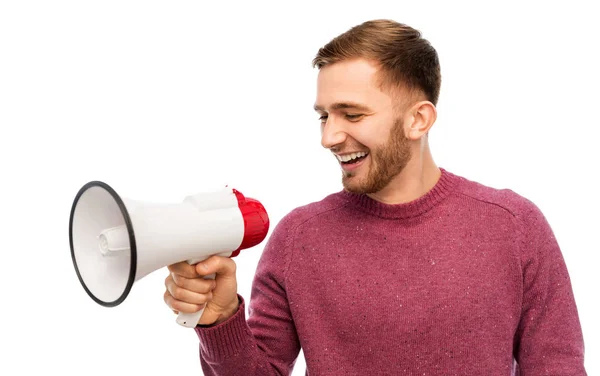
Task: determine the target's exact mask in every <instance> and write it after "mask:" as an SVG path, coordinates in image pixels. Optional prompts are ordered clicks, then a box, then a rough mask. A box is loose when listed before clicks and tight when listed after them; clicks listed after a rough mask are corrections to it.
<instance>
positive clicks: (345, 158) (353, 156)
mask: <svg viewBox="0 0 600 376" xmlns="http://www.w3.org/2000/svg"><path fill="white" fill-rule="evenodd" d="M367 154H368V153H366V152H364V151H361V152H358V153H350V154H346V155H337V154H336V157H337V159H338V161H340V162H349V161H351V160H353V159H356V158H360V157H364V156H366V155H367Z"/></svg>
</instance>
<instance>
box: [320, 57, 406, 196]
mask: <svg viewBox="0 0 600 376" xmlns="http://www.w3.org/2000/svg"><path fill="white" fill-rule="evenodd" d="M376 73H377V68H376V67H375V66H374V65H372V64H370V63H369V62H367V61H364V60H352V61H342V62H339V63H335V64H332V65H329V66H326V67H323V68H321V70H320V72H319V77H318V79H317V99H316V103H315V110H316V111H317V113H318V114H319V116H320V121H321V135H322V137H321V144H322V145H323V147H325V148H327V149H329V150H331V151H332V153H333V154H334V155H335V157H336V159H337V160H338V163H339V164H340V166H341V169H342V183H343V186H344V188H345V189H346V190H348V191H350V192H355V193H376V192H379V191H380V190H382V189H383V188H385V187H386V186H387V185H388V184H389V183H390V182H391V181H392V180H393V179H394V177H396V176H397V175H398V174H399V173H400V172H401V171H402V170H403V169H404V167H405V166H406V165H407V163H408V162H409V160H410V159H411V149H410V143H409V140H408V139H407V138H406V136H405V134H404V126H403V121H402V114H401V113H398V106H394V102H393V99H392V97H391V96H390V95H389V94H388V93H386V92H384V91H382V90H381V89H379V87H378V84H377V81H376ZM395 107H396V110H395V109H394V108H395Z"/></svg>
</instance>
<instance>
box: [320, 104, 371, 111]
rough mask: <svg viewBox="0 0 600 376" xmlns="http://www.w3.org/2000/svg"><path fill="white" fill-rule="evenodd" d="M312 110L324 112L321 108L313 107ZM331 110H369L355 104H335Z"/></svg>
mask: <svg viewBox="0 0 600 376" xmlns="http://www.w3.org/2000/svg"><path fill="white" fill-rule="evenodd" d="M313 108H314V110H315V111H317V112H325V109H324V108H323V106H319V105H316V104H315V105H314V107H313ZM331 109H332V110H342V109H355V110H359V111H365V112H369V111H371V109H370V108H369V107H367V106H365V105H362V104H360V103H355V102H337V103H334V104H332V105H331Z"/></svg>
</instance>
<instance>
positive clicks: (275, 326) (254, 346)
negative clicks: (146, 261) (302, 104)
mask: <svg viewBox="0 0 600 376" xmlns="http://www.w3.org/2000/svg"><path fill="white" fill-rule="evenodd" d="M313 63H314V65H315V66H316V67H318V68H319V70H320V71H319V76H318V80H317V98H316V103H315V110H316V111H317V112H318V114H319V116H320V121H321V127H322V140H321V142H322V145H323V147H325V148H327V149H329V150H331V152H332V153H333V155H334V156H335V158H337V160H338V162H339V163H340V166H341V169H342V182H343V187H344V189H343V190H342V191H340V192H337V193H334V194H331V195H329V196H327V197H325V198H324V199H323V200H322V201H320V202H314V203H311V204H308V205H306V206H303V207H300V208H297V209H295V210H293V211H292V212H291V213H289V214H288V215H287V216H285V217H284V218H283V219H282V220H281V221H280V222H279V223H278V225H277V227H276V228H275V229H274V231H273V233H272V235H271V237H270V239H269V240H268V242H267V244H266V246H265V248H264V251H263V254H262V256H261V259H260V262H259V264H258V267H257V271H256V275H255V278H254V281H253V285H252V296H251V299H250V302H249V304H250V305H249V317H248V318H247V319H246V316H245V304H246V301H245V300H244V298H243V297H242V296H240V295H238V294H237V282H236V277H235V263H234V261H233V260H231V259H228V258H223V257H212V258H210V259H208V260H207V261H206V262H203V263H202V264H199V265H197V266H195V267H193V266H189V265H187V264H186V263H180V264H176V265H171V266H170V267H169V269H170V271H171V275H169V277H168V278H167V279H166V282H165V283H166V287H167V290H166V292H165V302H166V304H167V305H168V306H169V307H171V309H173V310H174V311H175V312H179V311H182V312H194V311H197V310H199V309H200V308H201V307H202V305H204V304H206V309H205V311H204V314H203V317H202V318H201V320H200V322H199V325H198V326H197V327H196V329H195V331H196V333H197V335H198V337H199V341H200V360H201V364H202V369H203V371H204V374H205V375H288V374H290V373H291V371H292V369H293V367H294V364H295V361H296V358H297V356H298V354H299V351H300V349H301V348H302V350H303V352H304V356H305V359H306V366H307V374H311V375H320V376H321V375H401V374H414V375H417V374H419V375H437V374H444V375H510V374H519V372H520V374H523V375H542V374H544V375H546V374H548V375H550V374H551V375H563V376H566V375H586V371H585V369H584V344H583V336H582V331H581V327H580V322H579V317H578V312H577V307H576V304H575V300H574V297H573V292H572V287H571V284H570V279H569V274H568V271H567V268H566V265H565V262H564V260H563V257H562V254H561V250H560V248H559V246H558V244H557V241H556V239H555V237H554V235H553V233H552V230H551V228H550V226H549V224H548V223H547V221H546V219H545V217H544V216H543V214H542V213H541V212H540V210H539V209H538V208H537V207H536V206H535V205H534V204H533V203H532V202H531V201H529V200H528V199H526V198H524V197H521V196H520V195H518V194H516V193H515V192H513V191H512V190H509V189H494V188H491V187H487V186H484V185H482V184H479V183H477V182H474V181H470V180H468V179H466V178H464V177H461V176H458V175H455V174H453V173H451V172H450V171H447V170H446V169H444V168H440V167H437V166H436V164H435V162H434V161H433V158H432V155H431V152H430V149H429V145H428V133H429V131H430V129H431V127H432V125H433V124H434V122H435V120H436V107H435V106H436V104H437V100H438V95H439V91H440V82H441V77H440V67H439V62H438V57H437V53H436V51H435V49H434V48H433V47H432V46H431V45H430V44H429V43H428V42H427V41H426V40H424V39H423V38H421V36H420V33H419V32H418V31H416V30H414V29H412V28H410V27H408V26H406V25H402V24H398V23H396V22H393V21H389V20H376V21H369V22H365V23H363V24H361V25H358V26H356V27H354V28H352V29H350V30H349V31H347V32H346V33H344V34H342V35H340V36H338V37H337V38H335V39H333V40H332V41H331V42H330V43H328V44H327V45H326V46H324V47H323V48H321V49H320V50H319V52H318V54H317V56H316V58H315V60H314V62H313ZM215 272H216V273H217V277H216V280H215V281H212V280H203V279H202V278H199V277H201V276H203V275H208V274H211V273H215Z"/></svg>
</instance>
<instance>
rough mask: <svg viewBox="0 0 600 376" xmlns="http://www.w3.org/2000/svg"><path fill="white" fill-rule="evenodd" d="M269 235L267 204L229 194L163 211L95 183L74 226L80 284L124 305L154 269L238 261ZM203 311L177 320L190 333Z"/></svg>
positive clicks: (78, 201) (82, 198) (81, 197)
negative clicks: (242, 253) (212, 260)
mask: <svg viewBox="0 0 600 376" xmlns="http://www.w3.org/2000/svg"><path fill="white" fill-rule="evenodd" d="M268 231H269V217H268V215H267V212H266V210H265V208H264V207H263V205H262V204H261V203H260V202H259V201H257V200H255V199H252V198H247V197H244V195H243V194H242V193H240V192H239V191H237V190H235V189H232V188H225V189H223V190H221V191H217V192H212V193H198V194H195V195H191V196H187V197H185V199H184V200H183V202H181V203H177V204H159V203H147V202H141V201H134V200H129V199H125V198H121V197H120V196H119V195H118V194H117V193H116V192H115V190H113V189H112V188H111V187H110V186H109V185H108V184H106V183H104V182H101V181H91V182H89V183H87V184H85V185H84V186H83V187H82V188H81V189H80V190H79V192H78V193H77V195H76V197H75V200H74V202H73V206H72V208H71V215H70V219H69V242H70V246H71V257H72V259H73V265H74V266H75V271H76V272H77V277H78V278H79V281H80V282H81V284H82V285H83V288H84V289H85V291H86V292H87V293H88V295H89V296H90V297H91V298H92V299H93V300H94V301H95V302H96V303H98V304H100V305H102V306H105V307H114V306H117V305H119V304H121V303H122V302H123V301H124V300H125V298H126V297H127V295H128V294H129V291H130V290H131V287H132V286H133V283H134V282H136V281H138V280H139V279H140V278H142V277H144V276H146V275H147V274H149V273H151V272H153V271H155V270H158V269H160V268H162V267H164V266H167V265H171V264H174V263H176V262H181V261H187V262H188V263H189V264H196V263H198V262H200V261H202V260H205V259H207V258H209V257H210V256H212V255H215V254H216V255H220V256H225V257H235V256H237V255H238V254H239V252H240V251H241V250H242V249H247V248H250V247H253V246H255V245H257V244H259V243H261V242H262V241H263V240H264V239H265V237H266V235H267V232H268ZM204 278H211V279H214V278H215V275H214V274H212V275H210V276H206V277H204ZM203 312H204V309H201V310H200V311H198V312H195V313H192V314H185V313H179V315H178V316H177V320H176V321H177V323H179V324H180V325H182V326H185V327H188V328H193V327H195V326H196V324H197V323H198V320H199V319H200V317H201V316H202V313H203Z"/></svg>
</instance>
